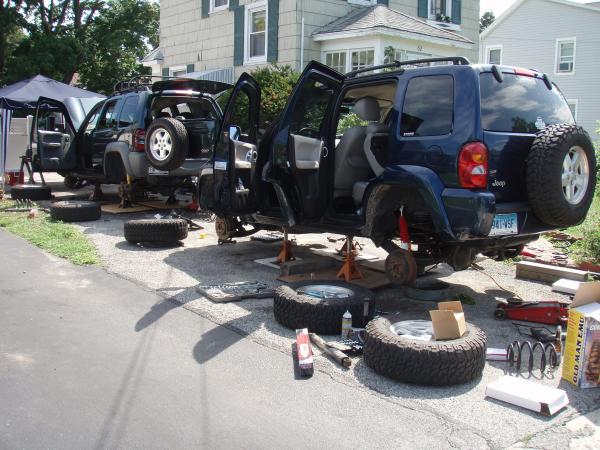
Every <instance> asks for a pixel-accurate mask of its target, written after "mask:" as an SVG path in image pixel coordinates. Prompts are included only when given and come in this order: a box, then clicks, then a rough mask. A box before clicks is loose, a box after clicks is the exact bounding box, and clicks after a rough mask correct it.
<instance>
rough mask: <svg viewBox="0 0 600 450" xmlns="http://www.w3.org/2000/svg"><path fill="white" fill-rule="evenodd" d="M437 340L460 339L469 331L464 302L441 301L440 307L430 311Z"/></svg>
mask: <svg viewBox="0 0 600 450" xmlns="http://www.w3.org/2000/svg"><path fill="white" fill-rule="evenodd" d="M429 315H430V316H431V323H432V325H433V334H434V335H435V339H436V340H444V339H458V338H459V337H461V336H462V335H463V334H465V333H466V332H467V322H466V321H465V313H464V312H463V309H462V303H461V302H459V301H454V302H440V303H438V309H434V310H431V311H429Z"/></svg>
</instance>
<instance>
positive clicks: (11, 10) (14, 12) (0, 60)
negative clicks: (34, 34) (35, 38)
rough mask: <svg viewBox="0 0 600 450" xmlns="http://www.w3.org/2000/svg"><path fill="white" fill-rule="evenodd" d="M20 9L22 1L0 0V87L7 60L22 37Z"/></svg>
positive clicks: (22, 19) (22, 22)
mask: <svg viewBox="0 0 600 450" xmlns="http://www.w3.org/2000/svg"><path fill="white" fill-rule="evenodd" d="M22 7H23V0H16V1H13V0H0V85H2V80H3V75H4V70H5V68H6V61H7V59H8V58H9V57H10V56H11V54H12V53H13V51H14V49H15V48H16V46H17V44H18V42H19V41H20V40H21V39H22V38H23V37H24V33H23V30H22V26H23V25H24V23H25V20H24V18H23V15H22V12H23V11H22Z"/></svg>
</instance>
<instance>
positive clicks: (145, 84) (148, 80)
mask: <svg viewBox="0 0 600 450" xmlns="http://www.w3.org/2000/svg"><path fill="white" fill-rule="evenodd" d="M155 79H156V80H174V79H178V80H181V79H182V78H179V77H163V76H161V75H136V76H135V77H133V78H131V79H129V80H123V81H119V82H118V83H116V84H115V86H114V87H113V90H114V92H113V94H116V93H119V94H121V93H123V92H129V91H137V90H139V89H149V88H150V86H152V84H153V83H154V80H155Z"/></svg>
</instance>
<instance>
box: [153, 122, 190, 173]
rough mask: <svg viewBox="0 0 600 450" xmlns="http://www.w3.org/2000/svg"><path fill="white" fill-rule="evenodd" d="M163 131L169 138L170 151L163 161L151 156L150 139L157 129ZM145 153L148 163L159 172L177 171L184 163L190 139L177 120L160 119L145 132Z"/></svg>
mask: <svg viewBox="0 0 600 450" xmlns="http://www.w3.org/2000/svg"><path fill="white" fill-rule="evenodd" d="M158 128H163V129H165V130H166V131H167V132H168V133H169V135H170V137H171V151H170V153H169V155H168V156H167V157H166V158H165V159H164V160H158V159H156V158H155V157H154V156H153V155H152V151H151V146H152V142H151V141H150V137H151V136H152V133H153V132H154V131H155V130H156V129H158ZM145 143H146V144H145V151H146V157H147V158H148V162H150V164H151V165H152V166H153V167H154V168H156V169H159V170H175V169H178V168H179V167H180V166H181V165H182V164H183V163H184V161H185V159H186V158H187V155H188V150H189V147H190V139H189V135H188V132H187V130H186V128H185V126H184V125H183V123H181V122H180V121H179V120H177V119H172V118H170V117H161V118H159V119H156V120H154V121H152V123H151V124H150V126H149V127H148V130H147V131H146V141H145Z"/></svg>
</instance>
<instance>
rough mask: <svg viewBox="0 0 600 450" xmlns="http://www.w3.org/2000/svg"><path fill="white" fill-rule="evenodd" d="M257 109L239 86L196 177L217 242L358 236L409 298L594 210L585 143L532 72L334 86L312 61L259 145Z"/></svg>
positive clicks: (394, 71)
mask: <svg viewBox="0 0 600 450" xmlns="http://www.w3.org/2000/svg"><path fill="white" fill-rule="evenodd" d="M424 63H425V64H432V63H434V64H435V65H432V66H428V67H415V65H418V64H424ZM367 72H374V73H371V74H368V73H367ZM359 75H360V76H359ZM259 107H260V87H259V86H258V84H257V83H256V81H255V80H254V79H253V78H252V77H251V76H250V75H248V74H243V75H242V76H241V78H240V79H239V81H238V83H237V85H236V86H235V87H234V89H233V92H232V94H231V96H230V98H229V103H228V105H227V107H226V109H225V111H224V115H223V123H222V127H221V131H220V133H219V136H218V138H217V142H216V147H215V157H214V162H213V168H212V169H210V170H208V169H205V170H203V172H202V177H201V181H200V182H201V186H202V189H201V205H203V206H204V207H205V208H210V209H212V210H213V211H214V212H215V213H216V214H217V215H218V217H219V219H218V221H217V230H218V232H219V234H220V238H222V239H226V238H229V237H233V236H238V235H246V234H249V233H252V232H254V231H255V230H257V229H261V228H263V229H265V228H266V229H269V228H271V229H272V228H279V227H284V228H288V229H290V230H293V231H294V232H297V233H302V232H315V231H317V232H318V231H326V232H332V233H338V234H345V235H350V236H364V237H368V238H370V239H372V240H373V242H374V243H375V244H376V245H378V246H383V247H384V248H385V249H386V250H387V251H388V252H389V253H390V255H389V256H388V261H387V267H388V274H389V275H390V277H391V278H392V279H393V280H395V281H397V282H398V283H407V282H410V281H412V280H414V277H415V276H416V274H417V272H418V270H422V269H423V267H425V266H426V265H429V264H434V263H438V262H447V263H449V264H450V265H451V266H452V267H454V269H456V270H462V269H465V268H467V267H468V266H469V265H470V264H471V263H472V261H473V259H474V257H475V255H476V254H477V253H479V252H484V253H485V254H488V255H490V256H495V257H497V258H499V259H501V258H506V257H508V256H512V255H515V254H517V253H518V252H519V251H520V249H521V248H522V246H523V245H524V244H525V243H527V242H530V241H533V240H535V239H536V238H537V237H538V235H539V233H541V232H543V231H547V230H550V229H553V228H561V227H567V226H571V225H574V224H577V223H580V222H581V221H582V220H583V219H584V218H585V215H586V213H587V210H588V208H589V206H590V203H591V201H592V198H593V195H594V187H595V182H596V177H595V172H596V161H595V155H594V150H593V146H592V144H591V142H590V139H589V137H588V135H587V134H586V133H585V131H584V130H583V129H582V128H580V127H578V126H577V125H576V124H575V123H574V120H573V116H572V114H571V111H570V109H569V107H568V105H567V103H566V101H565V99H564V97H563V95H562V94H561V92H560V91H559V89H558V88H557V87H556V86H555V85H554V84H553V83H552V82H551V81H550V80H549V79H548V77H547V76H546V75H544V74H542V73H539V72H537V71H534V70H526V69H521V68H515V67H508V66H494V65H472V64H470V63H469V62H468V60H466V59H465V58H462V57H455V58H434V59H429V60H419V61H406V62H402V63H400V62H397V61H396V62H394V63H393V64H389V65H385V66H379V67H374V68H369V69H364V70H361V71H357V72H353V73H349V74H346V75H343V74H341V73H338V72H336V71H334V70H332V69H330V68H328V67H326V66H324V65H322V64H320V63H317V62H311V63H310V64H309V65H308V66H307V68H306V69H305V70H304V72H303V73H302V76H301V78H300V80H299V81H298V83H297V85H296V86H295V89H294V91H293V93H292V95H291V96H290V98H289V101H288V104H287V106H286V107H285V109H284V111H283V112H282V113H281V115H280V116H279V118H278V120H277V121H276V122H275V123H274V124H272V126H270V127H269V128H268V129H267V130H266V131H265V132H264V133H262V135H259V130H258V123H259V122H258V114H259ZM403 224H406V225H403ZM248 226H249V227H251V229H248ZM402 228H404V230H402ZM401 236H402V238H403V239H404V240H409V241H410V242H412V244H413V245H414V246H413V248H412V251H410V250H405V249H403V248H401V246H400V245H398V243H397V242H398V238H399V237H401ZM405 244H408V243H405Z"/></svg>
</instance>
